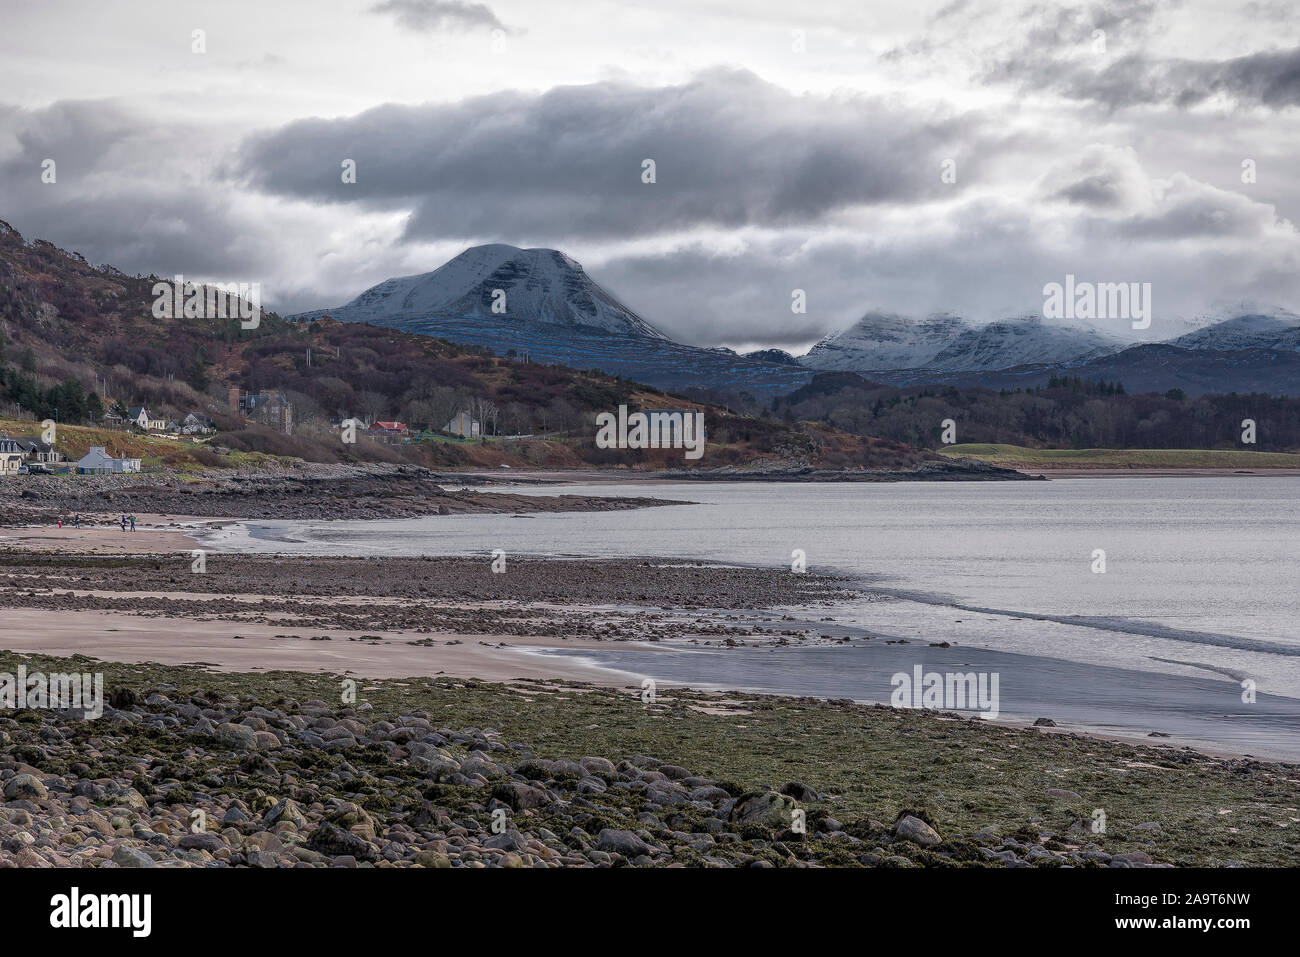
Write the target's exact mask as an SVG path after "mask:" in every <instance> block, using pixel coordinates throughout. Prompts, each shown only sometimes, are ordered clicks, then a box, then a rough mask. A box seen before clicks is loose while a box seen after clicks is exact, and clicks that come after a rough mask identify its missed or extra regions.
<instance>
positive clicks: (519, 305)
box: [291, 244, 1300, 397]
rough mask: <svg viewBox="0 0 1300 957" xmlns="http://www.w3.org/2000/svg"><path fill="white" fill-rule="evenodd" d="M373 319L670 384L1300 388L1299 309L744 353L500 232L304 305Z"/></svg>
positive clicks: (948, 331)
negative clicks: (1146, 328) (347, 294)
mask: <svg viewBox="0 0 1300 957" xmlns="http://www.w3.org/2000/svg"><path fill="white" fill-rule="evenodd" d="M324 316H329V317H332V318H334V319H337V320H340V321H343V322H368V323H371V324H374V325H381V326H387V327H390V328H394V329H400V330H403V331H406V332H414V333H423V334H425V335H430V336H436V337H438V338H442V339H447V340H449V341H452V342H457V343H462V344H468V345H477V346H485V347H488V348H490V349H492V350H493V351H494V352H496V353H498V354H508V353H509V352H510V350H514V352H515V353H516V354H517V355H527V356H528V357H529V358H530V359H531V360H533V361H537V362H543V363H551V364H562V365H568V366H573V367H576V368H580V369H600V370H602V371H604V372H607V373H610V374H614V375H621V376H623V377H625V378H629V379H634V380H636V381H640V382H647V383H649V384H652V385H655V386H659V387H660V388H666V389H677V390H680V389H684V388H691V387H702V388H706V389H710V390H716V391H719V392H724V393H738V392H742V391H745V392H749V393H751V394H753V395H755V396H760V397H763V396H769V395H781V394H785V393H788V392H790V391H792V390H794V389H796V388H798V387H800V386H802V385H804V384H805V383H807V382H808V381H809V380H810V379H811V378H812V376H813V375H814V374H816V373H817V372H823V371H833V372H855V373H858V374H860V375H862V376H863V377H865V378H868V379H872V380H876V381H879V382H884V383H889V384H893V385H922V384H932V383H933V384H939V383H944V384H952V385H961V386H989V387H993V388H1007V387H1015V386H1027V385H1037V384H1040V383H1041V382H1044V381H1046V380H1047V379H1048V378H1050V377H1051V376H1052V375H1056V374H1059V373H1061V372H1069V374H1071V375H1078V376H1081V377H1085V378H1106V379H1107V380H1114V379H1119V380H1121V381H1123V382H1124V384H1125V387H1126V388H1127V389H1129V390H1130V391H1136V390H1141V391H1167V390H1169V389H1174V388H1180V389H1183V390H1184V391H1185V392H1188V393H1193V394H1195V393H1201V392H1249V391H1263V392H1271V393H1275V394H1287V393H1295V392H1300V378H1298V377H1297V373H1300V316H1296V315H1295V314H1294V313H1290V312H1287V311H1285V310H1280V309H1273V310H1267V311H1262V310H1247V309H1245V308H1244V307H1243V308H1242V309H1241V310H1239V311H1228V312H1224V313H1220V314H1218V315H1214V316H1205V317H1201V318H1200V319H1197V320H1191V321H1182V320H1177V319H1167V320H1165V321H1164V323H1163V328H1164V330H1165V332H1166V334H1168V333H1170V332H1173V333H1175V335H1173V337H1172V338H1171V339H1170V340H1169V341H1168V342H1164V343H1144V344H1137V345H1135V344H1133V343H1132V342H1131V341H1126V340H1125V339H1123V338H1121V337H1120V336H1119V335H1116V334H1111V333H1108V332H1106V331H1103V330H1100V329H1098V328H1097V327H1095V326H1090V325H1086V324H1083V323H1069V322H1062V321H1059V320H1047V319H1043V318H1042V317H1041V316H1038V315H1027V316H1020V317H1015V318H1009V319H1003V320H998V321H995V322H990V323H987V324H984V325H976V324H973V323H971V322H969V321H968V320H966V319H963V318H962V317H960V316H955V315H951V314H939V315H933V316H930V317H927V318H924V319H920V320H916V319H910V318H907V317H904V316H898V315H890V314H885V313H879V312H870V313H867V314H866V315H865V316H863V317H862V319H860V320H858V322H856V323H854V324H853V325H852V326H851V327H849V328H848V329H846V330H844V331H843V332H839V333H836V334H834V335H831V336H827V337H826V338H824V339H823V340H822V341H820V342H818V343H817V344H816V345H815V346H814V347H813V348H812V349H811V350H810V351H809V352H808V354H807V355H804V356H800V357H795V356H792V355H790V354H789V353H787V352H784V351H782V350H779V349H764V350H759V351H757V352H751V353H748V354H746V355H740V354H738V353H736V352H733V351H732V350H730V349H726V348H720V347H718V348H700V347H697V346H688V345H685V344H684V343H680V342H676V341H674V340H673V339H671V338H670V337H669V336H667V335H665V334H664V333H663V332H661V331H660V330H659V329H657V328H655V327H654V326H653V325H652V324H651V323H649V322H647V321H646V320H645V319H643V318H641V317H640V316H639V315H637V314H636V313H635V312H633V311H632V310H631V309H629V308H627V307H626V306H624V305H623V304H622V303H621V302H619V301H618V300H617V299H616V298H614V297H613V296H612V295H611V294H610V293H608V292H607V291H606V290H604V289H602V288H601V287H600V286H599V285H598V284H597V283H596V282H595V281H593V280H592V279H591V278H590V277H589V276H588V275H587V273H586V271H585V270H584V269H583V268H582V266H581V265H579V264H578V263H577V262H575V261H574V260H573V259H571V258H570V257H568V256H566V255H565V254H564V253H562V252H559V251H558V250H554V249H519V248H517V247H515V246H508V245H504V244H492V245H486V246H475V247H472V248H470V249H467V250H466V251H465V252H463V253H461V254H460V255H459V256H457V257H455V258H454V259H452V260H451V261H450V262H448V263H446V264H445V265H443V266H442V267H440V268H438V269H436V270H434V271H433V272H429V273H423V274H420V275H416V276H406V277H402V278H398V279H389V280H387V281H385V282H382V283H380V284H379V285H377V286H374V287H372V288H370V289H367V290H366V291H365V292H363V293H361V295H359V296H357V297H356V298H355V299H353V300H352V301H351V302H349V303H347V304H346V305H342V306H338V307H335V308H332V309H317V310H313V311H310V312H305V313H300V314H298V315H297V316H294V317H291V318H294V319H302V320H311V319H318V318H322V317H324Z"/></svg>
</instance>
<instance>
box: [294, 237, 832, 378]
mask: <svg viewBox="0 0 1300 957" xmlns="http://www.w3.org/2000/svg"><path fill="white" fill-rule="evenodd" d="M494 306H495V308H494ZM324 316H329V317H331V318H334V319H337V320H339V321H341V322H368V323H371V324H373V325H380V326H387V327H389V328H393V329H401V330H403V331H405V332H417V333H423V334H425V335H430V336H437V337H438V338H440V339H447V340H449V341H451V342H457V343H462V344H466V345H477V346H487V347H489V348H491V349H492V350H493V351H494V352H496V353H497V354H498V355H502V354H506V353H508V352H509V351H510V350H514V351H515V353H516V354H517V355H520V356H522V355H525V354H526V355H527V356H528V358H529V359H531V360H532V361H534V362H543V363H550V364H555V365H566V366H572V367H573V368H576V369H600V370H601V371H603V372H606V373H609V374H611V375H621V376H623V377H624V378H627V379H634V380H636V381H638V382H647V383H649V384H651V385H655V386H658V387H660V388H665V389H682V388H687V387H690V386H705V387H707V388H710V389H717V390H719V391H723V392H738V391H749V392H753V393H755V394H758V395H764V394H774V395H781V394H785V393H787V392H790V391H792V390H793V389H796V388H798V387H799V386H801V385H803V384H804V383H805V382H807V381H808V380H809V379H811V378H812V376H813V373H812V372H811V371H809V370H807V369H805V368H804V367H803V366H801V365H799V364H797V363H793V364H792V362H793V357H789V356H788V355H787V358H789V359H790V360H791V362H785V361H769V360H768V358H767V357H766V356H765V355H763V354H759V355H757V356H742V355H739V354H737V353H735V352H733V351H732V350H730V349H721V348H719V349H701V348H698V347H696V346H688V345H685V344H683V343H680V342H675V341H673V340H672V339H670V338H669V337H668V336H666V335H664V334H663V333H662V332H660V331H659V330H658V329H656V328H655V327H654V326H652V325H650V323H648V322H646V321H645V320H644V319H642V318H641V317H640V316H638V315H637V314H636V313H634V312H633V311H632V310H631V309H628V308H627V307H626V306H624V305H623V304H622V303H620V302H619V301H618V300H617V299H615V298H614V297H613V296H611V295H610V294H609V293H608V292H606V291H605V290H604V289H602V288H601V287H600V286H599V285H597V284H596V283H595V282H594V281H593V280H592V279H591V277H590V276H588V275H587V273H586V271H585V270H584V269H583V268H582V266H580V265H579V264H578V263H577V262H575V261H574V260H572V259H570V258H569V257H568V256H566V255H565V254H564V253H562V252H559V251H558V250H554V249H519V248H517V247H515V246H506V245H502V244H493V245H488V246H474V247H471V248H470V249H467V250H465V251H464V252H463V253H461V254H460V255H459V256H457V257H456V258H455V259H452V260H451V261H450V262H448V263H446V264H445V265H443V266H441V267H440V268H438V269H435V270H434V271H433V272H429V273H423V274H422V275H418V276H405V277H403V278H400V279H389V280H387V281H385V282H382V283H380V284H379V285H377V286H373V287H371V288H370V289H367V290H366V291H365V292H363V293H362V294H361V295H359V296H357V298H355V299H353V300H352V301H351V302H349V303H348V304H347V305H344V306H338V307H336V308H333V309H316V310H313V311H311V312H304V313H299V314H298V315H296V316H291V317H290V318H292V319H319V318H321V317H324Z"/></svg>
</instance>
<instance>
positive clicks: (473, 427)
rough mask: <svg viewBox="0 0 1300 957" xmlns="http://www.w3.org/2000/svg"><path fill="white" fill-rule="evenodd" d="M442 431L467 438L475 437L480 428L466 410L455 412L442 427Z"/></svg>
mask: <svg viewBox="0 0 1300 957" xmlns="http://www.w3.org/2000/svg"><path fill="white" fill-rule="evenodd" d="M442 431H444V432H450V433H451V434H452V435H459V436H460V437H461V438H463V439H468V438H477V437H478V435H479V431H480V429H479V424H478V423H477V422H475V421H474V417H473V416H472V415H470V414H469V413H468V412H457V413H456V415H455V416H454V417H453V418H452V420H451V421H450V422H448V423H447V424H446V425H445V426H444V427H443V430H442Z"/></svg>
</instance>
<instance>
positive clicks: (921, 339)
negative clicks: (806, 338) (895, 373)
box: [800, 312, 970, 372]
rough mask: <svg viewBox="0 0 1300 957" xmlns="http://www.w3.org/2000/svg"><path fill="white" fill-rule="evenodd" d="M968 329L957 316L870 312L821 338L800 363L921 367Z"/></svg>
mask: <svg viewBox="0 0 1300 957" xmlns="http://www.w3.org/2000/svg"><path fill="white" fill-rule="evenodd" d="M969 328H970V327H969V326H968V325H967V324H966V323H965V321H963V320H962V319H959V318H958V317H956V316H949V315H936V316H931V317H929V318H928V319H923V320H919V321H914V320H911V319H907V318H904V317H903V316H898V315H892V314H889V313H883V312H869V313H867V314H866V315H865V316H863V317H862V318H861V319H859V320H858V321H857V322H856V323H854V324H853V325H852V326H850V327H849V328H848V329H846V330H844V331H843V332H839V333H836V334H834V335H830V336H827V337H826V338H824V339H822V341H821V342H819V343H817V345H815V346H813V347H812V349H810V350H809V351H808V353H807V354H806V355H804V356H801V357H800V362H802V363H803V364H804V365H805V366H807V367H808V368H810V369H820V370H824V371H828V372H860V371H863V370H872V369H919V368H924V367H926V366H929V365H930V364H931V362H932V361H933V360H934V357H935V356H937V355H938V354H939V353H941V352H943V350H944V349H946V348H947V347H948V346H949V345H951V344H952V343H953V342H954V341H955V340H956V339H957V338H958V337H959V336H960V335H961V334H962V333H963V332H966V331H967V330H968V329H969Z"/></svg>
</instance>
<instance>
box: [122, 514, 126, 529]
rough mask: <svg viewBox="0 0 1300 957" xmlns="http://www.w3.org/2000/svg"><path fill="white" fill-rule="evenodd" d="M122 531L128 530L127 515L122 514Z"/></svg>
mask: <svg viewBox="0 0 1300 957" xmlns="http://www.w3.org/2000/svg"><path fill="white" fill-rule="evenodd" d="M122 531H124V532H125V531H126V516H125V515H123V516H122Z"/></svg>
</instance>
